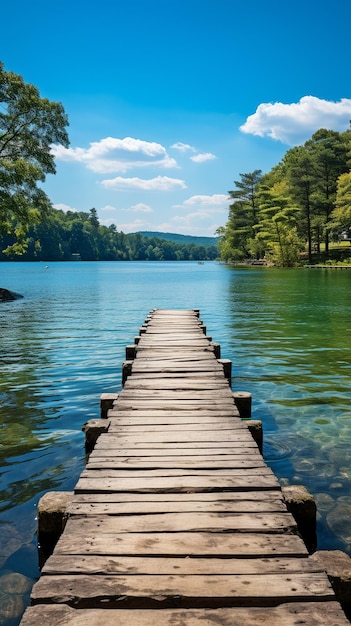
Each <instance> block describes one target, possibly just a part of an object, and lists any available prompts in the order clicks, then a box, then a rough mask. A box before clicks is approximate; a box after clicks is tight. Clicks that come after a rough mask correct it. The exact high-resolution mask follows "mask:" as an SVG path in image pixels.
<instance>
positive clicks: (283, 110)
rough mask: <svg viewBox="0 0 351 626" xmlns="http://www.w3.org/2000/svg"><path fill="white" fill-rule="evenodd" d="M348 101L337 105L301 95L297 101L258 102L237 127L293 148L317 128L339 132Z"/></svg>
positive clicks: (346, 119) (349, 111) (344, 122)
mask: <svg viewBox="0 0 351 626" xmlns="http://www.w3.org/2000/svg"><path fill="white" fill-rule="evenodd" d="M350 117H351V99H348V98H342V99H341V100H340V102H332V101H329V100H322V99H320V98H316V97H315V96H304V97H303V98H301V99H300V100H299V102H293V103H291V104H283V103H282V102H275V103H262V104H260V105H259V106H258V107H257V109H256V112H255V113H254V114H253V115H250V116H249V117H248V118H247V120H246V122H245V124H243V125H242V126H240V130H241V131H242V132H243V133H248V134H251V135H256V136H258V137H271V138H272V139H276V140H278V141H281V142H282V143H286V144H288V145H297V144H298V143H301V142H303V141H306V139H309V137H310V136H311V135H312V134H313V133H314V132H316V131H317V130H318V129H319V128H326V129H328V130H336V131H339V132H342V131H344V130H346V129H347V128H348V126H349V120H350Z"/></svg>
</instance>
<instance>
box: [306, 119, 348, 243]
mask: <svg viewBox="0 0 351 626" xmlns="http://www.w3.org/2000/svg"><path fill="white" fill-rule="evenodd" d="M305 148H306V149H307V150H309V152H310V153H311V155H312V157H313V159H314V162H315V177H316V192H315V203H316V212H317V213H318V214H319V215H321V217H322V220H321V221H320V220H318V218H317V219H316V220H315V223H316V226H317V230H318V231H319V228H318V226H319V225H321V226H322V227H323V230H324V238H325V253H326V255H328V253H329V221H330V216H331V213H332V211H333V208H334V203H335V199H336V189H337V181H338V178H339V176H340V175H341V174H343V173H345V172H347V171H348V165H347V156H348V143H347V141H346V139H345V135H342V134H340V133H338V132H336V131H334V130H326V129H325V128H321V129H320V130H318V131H317V132H316V133H314V135H312V138H311V139H310V140H309V141H306V143H305ZM318 240H319V237H318ZM318 244H319V241H318ZM318 247H319V245H318Z"/></svg>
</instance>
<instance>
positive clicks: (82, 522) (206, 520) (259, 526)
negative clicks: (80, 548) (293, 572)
mask: <svg viewBox="0 0 351 626" xmlns="http://www.w3.org/2000/svg"><path fill="white" fill-rule="evenodd" d="M96 528H99V532H100V533H108V534H111V533H140V532H143V531H144V532H145V531H147V532H166V533H168V532H217V533H218V532H220V531H222V532H245V533H246V532H247V533H250V532H251V533H252V532H255V533H262V532H264V533H267V532H280V533H282V532H287V533H292V532H296V522H295V520H294V518H293V517H292V515H291V514H290V513H287V512H284V513H257V512H255V513H232V512H230V513H225V512H223V513H209V512H206V513H201V512H197V513H196V515H194V514H193V513H183V512H180V513H160V514H157V513H149V514H147V515H143V514H139V515H117V516H110V515H100V516H99V515H96V516H94V517H92V516H89V517H84V516H74V517H71V518H69V519H68V521H67V524H66V532H68V533H71V534H72V535H73V534H75V535H79V534H83V536H85V535H87V534H91V533H92V532H94V530H95V529H96Z"/></svg>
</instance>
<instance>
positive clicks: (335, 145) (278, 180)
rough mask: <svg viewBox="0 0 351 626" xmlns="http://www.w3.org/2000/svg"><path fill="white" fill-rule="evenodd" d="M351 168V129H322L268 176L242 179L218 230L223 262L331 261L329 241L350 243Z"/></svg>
mask: <svg viewBox="0 0 351 626" xmlns="http://www.w3.org/2000/svg"><path fill="white" fill-rule="evenodd" d="M350 168H351V130H350V129H349V130H347V131H345V132H343V133H339V132H337V131H333V130H326V129H323V128H322V129H320V130H318V131H317V132H316V133H314V134H313V135H312V137H311V139H309V140H308V141H306V142H305V143H304V144H303V145H301V146H296V147H294V148H291V149H290V150H288V151H287V152H286V154H285V155H284V157H283V159H282V160H281V161H280V163H278V165H276V166H275V167H273V168H272V170H271V171H270V172H268V173H267V174H262V170H255V171H253V172H250V173H246V174H240V180H238V181H234V184H235V189H234V190H232V191H229V195H230V198H231V199H232V203H231V204H230V207H229V217H228V222H227V224H226V225H225V226H224V227H221V228H219V229H218V231H217V234H218V235H219V236H220V242H219V247H220V254H221V258H222V259H223V260H225V261H241V260H244V259H245V260H255V259H256V260H257V259H264V260H265V261H267V262H268V263H272V264H274V265H280V266H287V267H288V266H292V265H295V264H296V263H298V262H299V261H301V258H303V256H304V255H305V256H307V259H308V262H309V263H312V262H313V258H314V255H320V254H321V251H322V252H323V255H324V258H325V259H327V258H328V257H329V255H330V242H334V241H338V240H340V239H350V238H351V171H350Z"/></svg>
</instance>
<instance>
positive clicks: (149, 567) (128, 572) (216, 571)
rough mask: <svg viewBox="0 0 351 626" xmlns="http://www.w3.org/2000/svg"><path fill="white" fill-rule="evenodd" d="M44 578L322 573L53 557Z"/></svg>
mask: <svg viewBox="0 0 351 626" xmlns="http://www.w3.org/2000/svg"><path fill="white" fill-rule="evenodd" d="M42 572H43V574H46V575H52V574H63V573H65V574H116V575H118V574H122V575H124V576H133V575H135V574H148V575H154V574H161V575H174V574H176V575H178V576H182V575H187V576H189V575H192V576H198V575H202V576H208V575H221V576H224V575H251V574H256V575H257V574H260V575H261V576H265V575H266V574H293V573H298V574H302V573H304V574H307V573H311V572H321V570H320V568H318V567H316V565H314V564H313V562H312V563H311V562H310V559H308V558H300V557H299V558H293V557H291V558H270V559H260V558H258V559H231V558H227V559H216V558H211V559H199V558H196V557H195V558H157V557H147V558H144V557H134V556H111V555H109V556H95V555H88V556H87V555H84V556H80V555H74V556H71V555H58V554H55V553H54V554H53V555H52V556H51V557H50V558H49V559H48V561H47V562H46V563H45V565H44V567H43V569H42Z"/></svg>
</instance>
